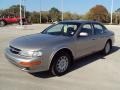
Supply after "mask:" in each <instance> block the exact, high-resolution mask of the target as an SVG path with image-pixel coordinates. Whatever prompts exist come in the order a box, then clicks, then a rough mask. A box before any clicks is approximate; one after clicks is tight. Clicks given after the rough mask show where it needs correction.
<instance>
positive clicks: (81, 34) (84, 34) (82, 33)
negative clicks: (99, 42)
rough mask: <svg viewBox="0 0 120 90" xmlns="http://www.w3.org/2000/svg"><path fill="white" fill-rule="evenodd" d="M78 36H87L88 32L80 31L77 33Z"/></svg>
mask: <svg viewBox="0 0 120 90" xmlns="http://www.w3.org/2000/svg"><path fill="white" fill-rule="evenodd" d="M79 36H80V37H87V36H88V33H86V32H81V33H80V34H79Z"/></svg>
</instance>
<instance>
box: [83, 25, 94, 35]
mask: <svg viewBox="0 0 120 90" xmlns="http://www.w3.org/2000/svg"><path fill="white" fill-rule="evenodd" d="M81 32H86V33H88V35H89V36H90V35H92V27H91V25H90V24H84V25H83V26H82V28H81Z"/></svg>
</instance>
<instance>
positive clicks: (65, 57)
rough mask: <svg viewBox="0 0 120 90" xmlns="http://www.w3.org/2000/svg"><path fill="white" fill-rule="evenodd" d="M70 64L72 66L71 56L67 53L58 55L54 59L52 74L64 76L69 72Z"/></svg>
mask: <svg viewBox="0 0 120 90" xmlns="http://www.w3.org/2000/svg"><path fill="white" fill-rule="evenodd" d="M70 64H71V57H70V55H69V54H67V53H60V54H57V55H56V56H55V57H54V58H53V62H52V65H51V69H50V72H51V73H52V74H53V75H57V76H61V75H64V74H65V73H67V71H68V70H69V68H70Z"/></svg>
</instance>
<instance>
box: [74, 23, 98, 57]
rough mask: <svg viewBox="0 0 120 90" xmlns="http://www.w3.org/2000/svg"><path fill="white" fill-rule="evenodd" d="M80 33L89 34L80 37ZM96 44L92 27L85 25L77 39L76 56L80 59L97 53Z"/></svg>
mask: <svg viewBox="0 0 120 90" xmlns="http://www.w3.org/2000/svg"><path fill="white" fill-rule="evenodd" d="M80 33H87V34H88V35H87V36H80ZM95 44H96V42H95V39H94V34H93V28H92V25H91V24H83V25H82V27H81V29H80V32H79V33H78V36H77V39H76V48H77V52H76V54H77V56H78V58H79V57H82V56H84V55H87V54H90V53H93V52H94V51H95Z"/></svg>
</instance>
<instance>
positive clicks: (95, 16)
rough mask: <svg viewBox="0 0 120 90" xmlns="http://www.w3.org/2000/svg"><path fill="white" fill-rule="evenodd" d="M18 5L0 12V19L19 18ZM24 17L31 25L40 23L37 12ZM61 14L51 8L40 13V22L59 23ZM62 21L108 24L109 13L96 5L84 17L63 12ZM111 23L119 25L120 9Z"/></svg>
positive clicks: (104, 8) (28, 13) (27, 13)
mask: <svg viewBox="0 0 120 90" xmlns="http://www.w3.org/2000/svg"><path fill="white" fill-rule="evenodd" d="M19 11H20V10H19V5H12V6H11V7H9V8H7V9H4V10H0V17H1V18H2V17H10V16H14V17H17V16H19ZM22 15H24V6H22ZM25 15H26V17H25V18H27V20H29V21H30V22H31V23H40V12H38V11H33V12H30V11H26V12H25ZM61 15H62V12H61V11H60V10H58V9H57V8H55V7H53V8H51V9H50V10H49V11H41V22H42V23H51V22H55V21H61ZM63 16H64V17H63V18H64V20H81V19H83V20H95V21H100V22H102V23H110V13H109V12H108V10H107V9H106V7H104V6H103V5H96V6H94V7H92V8H91V9H90V10H89V11H88V12H87V13H86V14H85V15H79V14H77V13H71V12H64V13H63ZM113 23H116V24H119V23H120V8H119V9H117V10H116V11H115V12H114V13H113Z"/></svg>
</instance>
